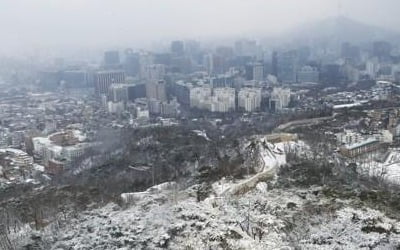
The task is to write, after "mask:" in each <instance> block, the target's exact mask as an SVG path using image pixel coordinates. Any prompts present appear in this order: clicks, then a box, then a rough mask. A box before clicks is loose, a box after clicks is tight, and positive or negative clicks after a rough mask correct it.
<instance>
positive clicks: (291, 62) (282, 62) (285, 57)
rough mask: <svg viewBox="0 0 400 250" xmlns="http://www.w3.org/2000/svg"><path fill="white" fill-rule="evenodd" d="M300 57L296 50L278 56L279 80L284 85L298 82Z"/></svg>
mask: <svg viewBox="0 0 400 250" xmlns="http://www.w3.org/2000/svg"><path fill="white" fill-rule="evenodd" d="M297 67H298V57H297V52H296V51H295V50H291V51H287V52H284V53H281V54H279V55H278V79H279V80H280V81H281V82H284V83H294V82H296V75H297Z"/></svg>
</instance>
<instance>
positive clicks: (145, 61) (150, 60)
mask: <svg viewBox="0 0 400 250" xmlns="http://www.w3.org/2000/svg"><path fill="white" fill-rule="evenodd" d="M139 64H140V72H139V75H140V78H141V79H146V75H147V69H146V68H147V67H148V66H149V65H152V64H154V57H153V55H152V54H151V53H149V52H143V51H142V52H141V53H140V54H139Z"/></svg>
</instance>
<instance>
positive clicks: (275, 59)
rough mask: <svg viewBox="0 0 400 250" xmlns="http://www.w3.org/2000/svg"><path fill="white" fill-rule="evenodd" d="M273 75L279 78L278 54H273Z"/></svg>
mask: <svg viewBox="0 0 400 250" xmlns="http://www.w3.org/2000/svg"><path fill="white" fill-rule="evenodd" d="M271 64H272V65H271V73H272V75H274V76H276V77H278V52H276V51H274V52H272V61H271Z"/></svg>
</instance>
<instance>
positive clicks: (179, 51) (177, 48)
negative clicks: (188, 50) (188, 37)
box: [171, 41, 185, 56]
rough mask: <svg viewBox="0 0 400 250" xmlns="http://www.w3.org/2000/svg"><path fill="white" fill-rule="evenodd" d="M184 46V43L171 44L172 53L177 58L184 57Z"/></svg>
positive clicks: (173, 42)
mask: <svg viewBox="0 0 400 250" xmlns="http://www.w3.org/2000/svg"><path fill="white" fill-rule="evenodd" d="M184 52H185V50H184V45H183V42H182V41H172V42H171V53H172V54H174V55H175V56H182V55H183V54H184Z"/></svg>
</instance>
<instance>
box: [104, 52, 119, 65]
mask: <svg viewBox="0 0 400 250" xmlns="http://www.w3.org/2000/svg"><path fill="white" fill-rule="evenodd" d="M120 63H121V62H120V59H119V52H118V51H117V50H110V51H106V52H104V65H105V66H115V65H119V64H120Z"/></svg>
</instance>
